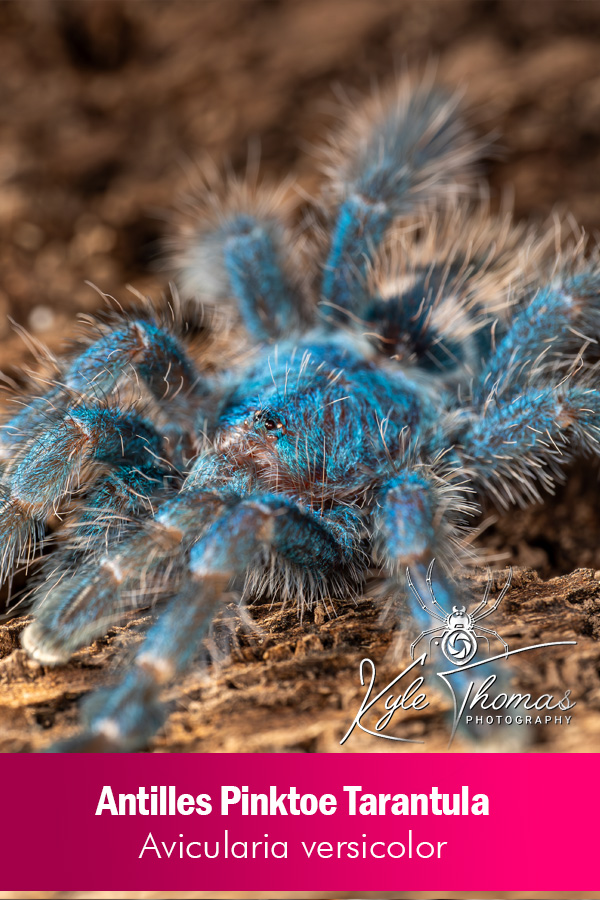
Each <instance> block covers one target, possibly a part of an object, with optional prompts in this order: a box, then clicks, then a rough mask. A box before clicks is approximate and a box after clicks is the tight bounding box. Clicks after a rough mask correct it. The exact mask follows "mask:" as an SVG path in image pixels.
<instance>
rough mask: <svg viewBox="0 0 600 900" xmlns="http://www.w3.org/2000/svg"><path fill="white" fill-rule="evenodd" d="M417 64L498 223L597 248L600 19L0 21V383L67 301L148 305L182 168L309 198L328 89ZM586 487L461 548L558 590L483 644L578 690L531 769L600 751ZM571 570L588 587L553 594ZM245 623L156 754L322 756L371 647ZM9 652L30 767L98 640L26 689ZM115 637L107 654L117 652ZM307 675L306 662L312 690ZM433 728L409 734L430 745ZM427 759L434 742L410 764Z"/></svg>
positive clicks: (528, 1)
mask: <svg viewBox="0 0 600 900" xmlns="http://www.w3.org/2000/svg"><path fill="white" fill-rule="evenodd" d="M429 59H434V60H435V61H437V66H438V71H439V78H440V80H442V81H444V82H446V83H448V84H451V85H462V86H463V88H464V91H465V97H466V103H467V105H468V106H470V107H471V108H472V109H473V111H474V118H475V121H476V122H478V123H479V126H478V127H480V129H481V130H482V131H484V132H489V131H492V132H495V133H497V134H498V135H499V141H498V146H499V147H500V150H501V153H500V154H496V156H495V157H494V158H491V159H490V160H488V161H487V163H486V176H487V177H488V178H489V179H490V182H491V185H492V190H493V196H494V198H495V200H496V201H497V200H498V199H499V197H500V195H501V193H502V191H503V190H508V191H509V192H513V193H514V202H515V209H516V213H517V216H519V217H532V218H534V219H536V220H539V222H540V223H541V222H543V221H544V220H545V218H546V217H547V216H548V214H549V213H550V212H551V211H552V210H554V209H556V210H558V215H559V216H561V217H563V216H564V215H565V211H566V210H567V209H568V210H571V211H572V212H573V214H574V215H575V217H576V218H577V219H578V221H579V222H580V223H581V224H582V225H584V226H585V227H586V228H587V229H588V230H589V231H590V232H594V231H595V230H596V229H597V228H598V226H599V225H600V3H598V2H588V0H580V2H577V3H574V2H571V0H566V2H563V0H553V2H544V0H521V2H515V0H508V2H501V0H472V2H471V0H428V2H423V0H227V2H222V0H204V2H183V0H175V2H165V0H145V2H136V0H134V2H122V0H103V2H96V0H86V2H77V0H73V2H69V0H67V2H58V0H56V2H53V0H39V2H38V0H30V2H12V0H9V2H3V3H0V368H2V369H3V370H5V371H7V372H8V373H9V374H11V375H13V376H15V368H14V367H15V366H18V365H21V364H23V363H28V362H30V361H31V360H30V357H29V351H28V350H27V348H26V347H25V346H24V345H23V343H22V341H21V340H20V339H19V338H18V337H16V336H15V334H14V332H13V331H12V330H11V325H10V322H9V320H8V318H7V316H8V315H10V316H11V317H12V318H13V319H15V320H16V321H17V322H18V323H20V324H22V325H24V326H26V327H27V328H28V329H30V330H31V332H32V333H33V334H34V335H35V336H36V337H37V338H39V339H40V340H43V341H45V342H47V343H48V344H49V345H50V346H51V347H52V349H54V350H56V349H59V348H60V347H61V345H62V342H63V341H64V339H65V337H66V336H68V334H69V332H70V329H71V327H72V322H73V319H74V316H75V314H76V313H77V312H79V311H90V310H93V309H95V308H96V307H97V306H98V304H99V298H98V295H97V293H96V292H95V291H94V290H92V289H91V288H90V287H88V286H87V285H86V284H85V282H86V281H87V280H89V281H92V282H94V283H95V284H97V285H98V286H99V287H100V288H101V289H102V290H104V291H106V292H108V293H112V294H114V295H115V296H117V297H118V298H119V300H120V301H122V302H127V298H128V294H127V291H126V290H125V285H127V284H132V285H134V286H136V287H137V288H138V289H140V290H142V291H143V292H148V293H150V294H152V295H153V296H154V297H158V296H159V295H160V294H161V292H162V291H163V290H164V289H165V287H166V284H165V276H164V275H163V274H162V272H161V270H160V266H159V265H158V260H159V258H160V245H161V239H162V238H163V235H164V234H165V233H167V234H168V231H169V224H168V221H167V220H168V214H169V213H170V211H171V210H172V209H173V208H174V207H175V206H176V203H177V198H178V196H179V195H180V194H181V193H182V192H183V191H185V190H186V188H187V186H188V175H187V171H188V169H189V162H190V160H193V159H195V158H197V157H198V156H199V155H200V154H201V153H205V152H208V153H209V154H210V155H211V156H212V157H213V158H214V160H215V161H217V162H219V161H222V160H229V162H230V164H231V166H232V167H233V168H234V169H239V170H243V168H244V165H245V161H246V157H247V151H248V146H249V143H251V142H252V141H254V140H256V139H260V145H261V148H262V149H261V153H262V167H263V171H264V172H265V173H266V174H268V175H270V176H273V177H274V178H279V177H283V176H285V175H286V174H287V173H288V172H289V171H294V172H295V173H296V174H297V176H298V180H299V183H300V186H301V187H302V188H303V189H305V190H306V191H308V192H309V193H313V192H315V190H316V188H317V186H318V181H319V177H318V173H316V171H315V168H314V166H313V160H312V159H311V154H310V147H311V145H313V144H314V143H315V142H317V141H318V140H319V138H320V136H321V135H322V133H323V131H324V129H326V128H327V127H328V126H329V125H330V124H331V121H332V118H331V105H332V100H333V99H334V90H333V89H332V86H333V85H335V84H336V83H338V84H342V85H344V86H348V87H353V88H358V89H361V90H363V91H364V90H368V89H369V87H370V85H371V82H372V81H373V79H378V80H381V81H385V80H387V79H388V78H389V77H390V75H391V74H392V73H393V71H394V69H395V68H397V67H399V66H400V65H402V64H403V63H405V62H407V63H408V64H417V65H422V64H423V62H424V61H427V60H429ZM16 377H17V378H18V377H19V376H18V374H17V375H16ZM599 487H600V486H599V485H598V467H597V466H595V465H593V466H585V467H584V466H581V465H578V466H575V467H574V468H573V470H572V472H571V477H570V484H569V487H568V488H565V489H561V490H559V492H558V495H557V498H556V499H553V500H549V501H548V503H546V504H545V505H544V506H543V507H540V508H535V509H532V510H528V511H526V512H519V513H516V514H515V513H511V515H510V516H507V517H504V518H498V520H497V521H496V523H495V524H494V525H491V526H489V527H488V528H487V529H486V532H485V534H484V536H483V538H482V540H483V542H484V543H486V544H487V546H488V547H489V548H490V550H491V551H494V552H498V553H501V554H504V557H505V558H506V559H510V561H511V562H512V563H513V564H517V565H521V566H533V567H534V568H535V570H536V571H537V572H538V573H539V574H540V575H541V576H542V577H544V578H548V577H550V576H559V575H565V576H569V577H567V578H563V579H562V580H559V581H555V582H552V581H550V582H544V583H543V584H542V583H541V582H537V581H536V580H535V577H534V576H533V575H529V574H527V573H524V574H523V575H522V576H519V577H518V578H517V580H516V581H515V587H514V588H513V591H512V592H511V593H512V596H513V597H514V598H516V599H515V602H514V603H513V605H512V606H510V605H509V604H506V607H507V608H506V612H505V617H506V618H505V620H504V624H503V629H504V630H501V633H502V634H505V635H511V634H514V635H518V636H519V637H523V635H526V636H527V637H528V638H529V637H531V638H536V637H539V636H540V635H544V637H545V639H552V635H557V637H555V638H554V639H559V638H560V637H561V636H563V635H565V634H573V635H576V636H577V637H578V638H579V640H580V647H579V648H578V654H579V655H578V658H577V661H575V660H574V659H569V658H566V657H565V658H560V657H557V658H556V659H555V660H554V662H552V663H550V661H548V663H547V665H546V664H545V665H544V666H541V667H539V666H538V667H537V668H536V666H533V667H532V668H531V671H529V672H528V673H526V680H527V679H529V680H530V681H531V683H532V684H535V682H536V679H537V680H539V682H540V684H541V683H543V684H544V686H545V688H548V689H549V687H550V685H556V686H557V688H556V689H557V690H558V689H559V688H560V686H561V685H562V686H563V687H564V685H566V684H569V686H571V683H572V682H573V681H576V682H577V683H578V685H579V690H580V697H585V704H586V705H585V709H586V713H585V716H583V717H582V716H581V715H580V716H579V719H578V722H579V724H578V725H577V726H576V727H575V728H573V727H571V729H570V730H569V729H563V730H562V731H560V729H558V730H557V731H556V732H553V733H552V734H551V735H549V734H548V733H547V734H546V735H542V736H540V737H539V741H540V745H539V746H540V747H544V748H545V749H568V750H573V749H583V750H585V749H594V748H598V747H600V678H599V676H598V669H599V666H600V653H599V651H598V640H597V638H598V635H599V634H600V626H599V625H598V610H599V609H600V582H599V581H598V578H600V515H599V514H598V511H597V509H598V503H597V497H598V496H599V493H598V492H599ZM580 567H587V568H589V569H590V570H591V571H590V572H588V573H587V574H586V573H584V574H583V575H582V574H581V573H579V574H577V573H576V575H575V576H570V573H571V572H572V570H575V569H577V568H580ZM594 572H596V575H597V576H598V578H597V577H595V576H594ZM519 578H520V581H519ZM519 584H520V587H519ZM519 591H520V594H519ZM258 612H259V617H260V614H261V610H259V611H258ZM262 616H263V618H262V624H263V627H265V628H266V629H267V631H269V632H270V634H271V635H272V637H268V638H267V639H266V642H265V643H263V645H262V646H261V648H260V650H259V651H255V650H253V649H251V648H250V649H248V650H247V653H246V657H245V658H243V659H241V660H237V661H234V662H232V663H231V664H230V665H229V666H226V667H225V668H224V670H223V671H222V673H221V674H220V676H219V678H218V679H217V680H216V681H215V682H213V683H212V684H211V685H210V686H208V687H207V686H206V685H205V684H204V683H200V682H198V681H196V682H188V683H186V686H184V690H183V694H181V693H176V694H175V696H177V698H178V699H179V701H180V703H179V712H178V713H177V714H176V716H175V717H174V718H172V720H171V724H170V731H168V732H167V736H166V737H163V738H161V739H160V740H159V743H158V744H157V746H158V747H160V748H161V749H199V750H205V749H230V750H240V749H317V750H323V749H336V747H337V739H336V734H337V731H336V728H338V729H339V727H341V726H340V723H341V722H345V721H346V720H347V718H348V711H347V709H348V704H352V702H354V701H353V696H354V694H353V690H354V688H355V684H356V667H357V663H358V660H359V659H360V656H359V655H358V654H363V655H364V651H365V650H368V651H370V652H372V653H373V655H374V656H373V658H375V659H382V658H383V656H384V653H385V649H386V646H387V645H386V638H385V636H383V637H382V636H381V634H380V633H379V632H378V631H377V629H376V616H375V614H374V613H372V611H371V606H370V604H369V602H368V601H364V603H361V604H359V608H358V610H355V609H354V608H353V607H352V606H351V605H350V604H348V608H345V607H344V606H343V604H341V605H340V608H339V609H338V619H336V620H335V621H325V622H324V623H321V624H319V623H317V622H315V623H311V622H307V621H305V622H304V623H303V625H302V626H300V625H299V624H298V622H297V619H296V617H295V612H294V611H293V610H288V611H286V612H285V613H282V612H281V611H280V610H279V609H278V608H274V609H273V610H269V609H266V610H263V611H262ZM19 628H20V625H19V623H16V624H15V625H13V626H9V627H5V628H2V629H1V631H2V633H1V634H0V638H1V640H0V649H1V651H2V655H3V656H4V659H2V660H0V682H2V684H3V687H2V698H3V699H2V705H1V706H0V721H1V724H2V728H1V732H2V734H3V735H4V737H3V738H1V737H0V746H1V747H2V749H9V750H10V749H15V750H20V749H29V748H31V747H35V746H41V745H42V744H43V743H46V742H47V740H48V737H49V735H48V734H47V732H48V730H52V729H55V730H57V732H60V730H61V729H63V728H69V727H73V725H74V722H75V720H76V704H75V701H76V700H77V698H78V697H79V695H80V694H81V693H82V692H83V691H85V690H87V689H89V688H90V687H92V686H93V685H95V684H97V683H99V682H102V681H103V680H104V678H105V672H104V667H105V666H106V665H107V664H108V663H109V662H110V660H111V659H112V656H111V653H112V650H111V647H112V645H111V641H110V640H109V641H108V642H106V643H104V644H102V643H100V644H99V645H98V646H95V647H94V648H93V649H92V653H91V655H90V654H89V653H88V654H87V656H86V655H84V656H81V655H80V656H79V657H78V658H77V659H76V660H75V661H74V662H73V663H72V664H70V666H68V667H66V669H61V670H56V671H49V670H48V671H46V672H44V673H43V674H41V675H40V673H39V672H38V671H36V672H32V671H30V670H29V668H28V666H27V663H26V662H25V661H24V658H23V656H22V654H20V651H19V650H18V649H16V648H17V647H18V631H19ZM511 629H512V631H511ZM115 633H116V638H117V643H118V642H119V640H124V639H125V638H123V635H122V634H120V632H119V631H118V630H117V631H116V632H115ZM111 640H112V639H111ZM86 652H87V651H86ZM319 659H321V660H323V659H324V660H325V661H326V662H325V663H322V665H323V666H324V667H325V668H323V669H322V670H321V671H320V672H319V674H318V685H316V683H315V681H314V679H315V677H316V676H315V668H316V667H317V666H318V665H319V663H318V660H319ZM536 665H537V664H536ZM344 679H346V680H344ZM582 705H583V704H582ZM582 705H581V706H580V709H581V707H582ZM273 710H276V717H275V718H274V717H273ZM438 713H439V711H436V710H435V709H434V710H433V712H432V715H433V717H434V719H435V716H437V715H438ZM224 714H226V715H227V716H228V721H229V723H230V730H228V731H227V733H226V734H224V733H223V729H222V728H221V724H220V723H221V721H222V717H223V715H224ZM274 721H276V722H277V729H274V725H273V722H274ZM436 721H437V720H435V721H433V720H432V721H431V722H425V723H423V722H414V723H412V724H411V728H413V730H414V731H415V733H416V734H418V733H421V732H422V731H423V729H426V730H427V732H428V733H432V734H434V735H435V734H436V733H437V732H436V727H437V726H436V724H435V722H436ZM332 722H333V726H332ZM440 722H441V720H440ZM438 724H439V723H438ZM578 729H579V730H578ZM436 741H437V743H436ZM443 746H445V730H444V727H443V725H441V724H439V734H438V738H435V737H434V740H433V743H432V744H431V745H430V747H431V749H442V748H443ZM359 749H373V748H371V747H369V746H360V747H359Z"/></svg>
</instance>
